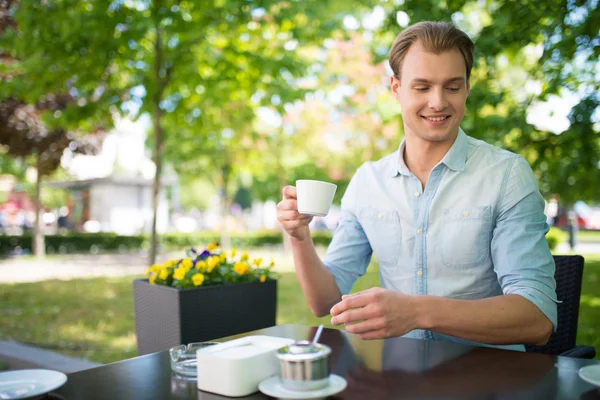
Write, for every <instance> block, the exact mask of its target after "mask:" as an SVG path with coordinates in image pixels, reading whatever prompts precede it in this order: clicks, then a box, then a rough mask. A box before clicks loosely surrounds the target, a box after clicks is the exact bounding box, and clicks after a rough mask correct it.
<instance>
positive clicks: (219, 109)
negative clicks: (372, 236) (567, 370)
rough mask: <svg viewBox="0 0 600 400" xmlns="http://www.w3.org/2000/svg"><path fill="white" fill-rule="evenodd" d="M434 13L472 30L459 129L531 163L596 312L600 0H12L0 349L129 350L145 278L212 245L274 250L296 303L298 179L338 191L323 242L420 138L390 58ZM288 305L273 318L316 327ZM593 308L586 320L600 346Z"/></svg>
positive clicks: (0, 205) (7, 14)
mask: <svg viewBox="0 0 600 400" xmlns="http://www.w3.org/2000/svg"><path fill="white" fill-rule="evenodd" d="M422 20H441V21H451V22H453V23H454V24H455V25H456V26H457V27H458V28H460V29H462V30H464V31H465V32H466V33H467V34H468V35H469V36H470V37H471V38H472V40H473V41H474V42H475V45H476V54H475V66H474V70H473V73H472V77H471V85H472V91H471V94H470V97H469V99H468V101H467V112H466V116H465V119H464V122H463V124H462V128H463V129H464V130H465V131H466V133H467V134H469V135H471V136H473V137H476V138H480V139H483V140H485V141H487V142H489V143H491V144H494V145H497V146H500V147H502V148H505V149H507V150H510V151H513V152H516V153H519V154H521V155H522V156H523V157H524V158H525V159H526V160H527V161H528V162H529V164H530V165H531V166H532V168H533V170H534V173H535V175H536V178H537V180H538V183H539V188H540V191H541V192H542V194H543V196H544V198H545V199H546V202H547V206H546V214H547V217H548V223H549V224H550V225H551V226H552V227H553V228H552V230H551V233H550V234H549V236H548V239H549V242H550V243H551V247H552V248H553V250H554V251H555V252H559V253H560V252H562V253H565V252H577V253H580V254H586V255H589V256H588V257H587V259H588V261H589V262H588V263H587V264H586V265H589V266H590V267H586V268H588V269H587V271H586V274H587V275H586V277H585V282H584V292H585V293H584V296H583V300H582V307H584V306H585V307H589V313H590V314H589V316H590V321H591V315H592V313H593V312H595V313H596V315H597V312H598V311H599V310H598V307H600V292H599V291H598V289H592V287H597V284H596V285H594V282H597V280H598V276H599V275H600V273H599V271H600V256H598V254H600V233H599V232H596V231H597V230H599V229H600V207H599V205H600V185H598V182H599V180H600V179H599V178H600V135H599V130H600V111H599V110H600V108H599V104H600V94H599V93H600V90H599V89H600V61H599V54H600V35H599V31H600V11H599V9H598V1H597V0H587V1H586V0H544V1H537V0H522V1H520V2H513V1H504V0H498V1H493V0H444V1H439V0H436V1H433V0H425V1H423V0H420V1H415V0H355V1H347V0H344V1H342V0H331V1H327V2H322V1H316V0H305V1H302V0H286V1H275V0H263V1H252V0H203V1H201V2H195V1H175V0H163V1H159V0H155V1H152V0H112V1H106V0H87V1H86V0H80V1H76V0H53V1H46V0H41V1H40V0H36V1H32V0H0V231H1V233H2V234H1V235H0V255H1V256H2V259H1V260H0V304H1V305H0V307H1V308H0V340H11V341H14V340H19V341H20V342H22V343H25V344H27V345H31V346H34V347H36V348H46V349H51V350H56V351H58V352H60V353H63V354H69V355H75V356H77V357H83V358H87V359H89V360H92V361H94V362H110V361H115V360H118V359H123V358H126V357H131V356H133V355H135V335H134V334H133V328H132V326H133V318H132V315H131V313H132V311H131V299H130V297H131V288H130V284H131V279H132V275H134V274H138V276H139V274H140V273H143V271H144V269H145V267H146V266H148V265H152V264H154V263H155V262H164V260H166V258H167V257H169V256H170V255H171V254H180V253H181V252H182V250H184V249H186V248H189V247H191V246H202V245H204V244H206V243H209V242H212V241H218V242H220V243H221V245H222V246H223V247H224V248H228V247H230V246H240V247H244V248H253V249H256V250H257V251H258V252H259V253H262V254H264V255H265V256H267V257H271V258H274V259H275V260H276V262H277V268H278V270H279V271H280V272H282V273H283V277H282V280H281V284H282V285H286V284H288V280H289V290H294V291H295V292H293V293H296V294H297V295H298V296H300V292H298V291H297V288H296V285H295V281H294V277H293V265H292V262H291V258H290V255H289V253H288V252H286V244H285V239H284V238H283V237H282V235H281V232H280V230H279V227H278V223H277V220H276V211H275V207H276V204H277V202H278V201H279V199H280V193H281V188H282V187H283V186H285V185H289V184H294V182H295V180H296V179H299V178H303V179H320V180H327V181H331V182H334V183H336V184H337V185H338V190H337V193H336V197H335V199H334V205H333V207H332V210H331V212H330V214H329V215H328V216H327V217H326V218H316V219H315V220H314V221H313V222H312V228H313V232H315V242H316V243H317V244H318V245H319V246H320V247H319V249H320V250H319V251H321V252H322V251H324V249H325V246H326V245H327V244H328V242H329V240H330V238H331V233H332V231H333V229H335V226H336V224H337V217H338V213H339V202H340V198H341V196H342V195H343V193H344V191H345V188H346V186H347V184H348V182H349V179H350V178H351V177H352V175H353V173H354V172H355V171H356V169H357V168H358V167H359V166H360V165H361V164H362V163H363V162H365V161H368V160H375V159H378V158H380V157H382V156H384V155H387V154H389V153H391V152H393V151H395V150H396V149H397V147H398V145H399V144H400V142H401V140H402V138H403V125H402V116H401V115H400V111H401V110H400V109H399V105H398V104H397V102H395V101H394V100H393V98H392V97H391V96H390V95H389V88H388V83H389V76H390V74H391V71H390V68H389V65H388V63H387V54H388V51H389V49H390V46H391V44H392V42H393V40H394V38H395V37H396V35H397V34H398V33H399V32H400V31H401V30H402V29H403V28H405V27H406V26H408V25H409V24H413V23H416V22H418V21H422ZM33 255H35V257H34V256H33ZM376 268H377V266H376V262H374V263H373V265H372V268H371V269H370V271H371V272H375V276H376ZM286 274H289V275H290V276H291V278H290V276H288V275H286ZM373 279H377V278H376V277H375V278H373ZM28 282H29V283H28ZM586 285H589V287H588V286H586ZM81 296H83V297H84V298H85V297H86V296H88V298H87V301H89V302H88V303H85V302H83V304H82V305H81V306H79V305H76V304H75V303H77V300H78V299H81ZM586 296H587V297H586ZM92 297H93V299H92ZM96 297H97V299H96ZM96 300H97V301H98V302H99V303H94V301H96ZM282 301H283V300H282ZM586 302H587V303H586ZM291 303H292V302H290V304H288V303H285V304H283V307H284V309H286V308H285V307H290V308H289V309H286V310H288V311H289V313H287V314H285V315H289V317H286V318H289V320H287V319H286V318H283V317H281V319H280V320H279V319H278V322H281V323H283V322H286V321H287V322H296V323H302V322H306V323H314V322H315V321H317V320H316V319H313V318H312V317H311V316H310V315H309V314H308V313H307V309H306V308H305V306H304V304H300V305H298V304H291ZM91 304H94V306H93V307H94V310H95V311H94V313H98V314H97V315H95V314H94V313H92V314H90V309H89V307H92V306H91ZM77 307H81V309H79V308H77ZM95 307H98V308H102V307H105V309H102V310H100V309H96V308H95ZM291 307H299V308H298V309H297V310H296V309H292V308H291ZM65 309H67V310H69V311H70V314H71V316H70V317H67V316H66V315H65V314H67V313H65V312H64V311H65ZM280 309H281V307H280ZM290 313H291V314H290ZM585 315H587V314H586V313H585V309H583V311H582V316H583V317H581V318H583V320H582V321H583V322H582V324H583V326H582V328H580V332H581V334H584V335H587V336H585V342H586V344H593V342H594V340H595V341H596V343H598V341H599V340H600V339H598V338H599V337H600V329H599V328H598V327H597V326H596V325H595V324H594V323H591V322H586V321H587V320H586V317H585ZM23 321H30V322H29V323H24V322H23ZM32 321H37V322H32ZM40 321H44V324H46V325H44V327H42V325H41V323H40ZM48 324H50V326H55V327H56V329H55V330H54V331H55V332H54V333H48V329H46V327H47V326H48ZM53 324H57V325H53ZM50 331H52V329H51V330H50ZM597 345H598V344H596V346H597Z"/></svg>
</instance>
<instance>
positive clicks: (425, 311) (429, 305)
mask: <svg viewBox="0 0 600 400" xmlns="http://www.w3.org/2000/svg"><path fill="white" fill-rule="evenodd" d="M436 299H437V298H436V297H435V296H414V304H415V305H414V310H415V311H416V314H415V322H416V328H415V329H425V330H431V329H433V327H434V319H435V317H434V313H435V309H436Z"/></svg>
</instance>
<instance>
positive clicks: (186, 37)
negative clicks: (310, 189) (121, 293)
mask: <svg viewBox="0 0 600 400" xmlns="http://www.w3.org/2000/svg"><path fill="white" fill-rule="evenodd" d="M347 7H348V6H347V4H346V2H343V1H339V0H338V1H332V2H328V3H327V6H326V7H324V6H323V4H322V3H318V2H303V1H291V2H280V1H275V0H270V1H264V2H262V3H261V4H260V5H258V4H253V3H248V2H247V1H245V0H230V1H217V0H215V1H203V2H181V1H174V0H163V1H160V0H155V1H141V0H139V1H130V2H112V3H107V2H104V1H101V0H90V1H87V2H79V1H73V0H57V1H53V2H41V3H40V2H38V1H36V0H22V1H21V5H20V7H19V9H18V11H17V12H16V13H15V19H16V20H17V22H18V23H19V25H20V29H21V30H22V32H23V34H22V35H21V36H20V37H19V38H18V40H17V42H18V45H17V48H18V50H19V52H21V53H22V54H24V55H27V56H28V58H29V59H31V60H32V62H31V63H29V64H28V66H27V67H28V72H31V73H32V75H35V76H36V78H37V79H36V82H35V84H33V83H31V84H30V85H21V86H20V87H18V88H17V87H13V90H18V91H19V92H20V93H30V94H31V96H34V94H35V93H36V92H38V91H42V92H60V91H62V90H65V89H66V90H68V92H69V93H70V94H72V96H73V97H74V99H75V102H74V103H73V104H74V105H70V106H69V107H68V108H67V109H65V110H64V111H63V114H62V115H63V118H65V120H67V121H69V122H70V123H72V124H73V125H75V126H78V127H81V126H82V125H86V124H91V123H98V122H101V123H102V124H104V125H105V126H109V125H110V124H111V123H112V121H111V115H110V113H111V112H114V111H120V112H128V111H131V110H132V106H134V107H133V108H139V113H144V112H148V113H149V114H150V115H152V120H153V133H154V135H153V136H154V137H153V139H154V146H153V147H154V160H155V163H156V176H155V179H154V196H153V197H154V209H155V212H154V221H153V224H152V238H151V251H150V258H149V262H150V263H153V262H154V260H155V257H156V206H157V194H158V190H159V187H160V185H159V184H160V176H161V166H162V161H163V153H164V151H165V146H168V142H169V141H172V142H173V143H179V144H181V145H183V144H186V143H190V142H185V141H180V139H181V138H180V136H179V132H181V131H185V130H187V129H188V126H190V127H191V128H193V129H194V135H190V136H194V137H190V140H191V141H192V142H195V143H196V149H201V148H202V146H204V142H205V140H204V136H203V134H205V133H207V131H205V130H204V128H203V126H202V124H203V121H202V120H201V118H200V116H201V115H202V114H203V113H205V112H206V111H207V110H208V109H211V107H212V109H214V108H215V107H217V106H219V105H222V104H226V103H228V102H229V101H228V100H233V101H232V102H231V103H232V104H240V102H246V103H248V102H249V101H250V97H251V96H252V94H253V93H254V91H255V89H257V88H259V87H260V86H261V85H263V86H265V85H269V83H270V80H271V77H274V76H277V75H278V74H280V73H281V71H282V68H286V65H287V66H294V65H295V61H294V57H292V56H291V55H290V56H287V55H286V56H284V57H282V55H281V51H277V50H278V49H274V48H271V49H270V51H269V52H264V53H261V52H259V53H254V52H253V50H255V49H257V47H256V45H257V44H258V45H259V46H258V49H261V48H264V49H266V48H267V46H265V45H264V44H265V43H268V42H270V41H281V40H282V39H281V38H282V37H284V36H285V37H286V38H287V40H288V41H294V40H298V41H303V40H308V41H310V40H312V41H321V40H322V39H323V37H325V36H326V34H327V33H328V32H330V31H331V30H332V29H334V28H336V27H337V26H338V22H339V21H340V19H341V17H342V16H343V15H342V14H341V13H340V11H341V10H344V9H347ZM317 15H318V16H320V17H322V18H314V17H315V16H317ZM261 26H268V30H267V29H258V28H260V27H261ZM256 31H257V32H259V33H258V34H257V33H256ZM260 35H263V36H260ZM275 39H277V40H275ZM261 46H262V47H261ZM279 50H280V49H279ZM288 69H289V68H288ZM224 82H225V83H226V84H225V86H226V87H237V88H239V89H240V90H235V91H234V92H233V93H236V94H240V93H245V97H243V98H242V99H235V98H230V97H229V95H230V93H227V92H225V93H222V92H219V91H218V89H219V87H220V85H222V84H223V83H224ZM232 95H233V94H232ZM224 99H225V101H224ZM191 103H194V106H193V108H190V106H186V104H191ZM186 119H187V120H188V126H186V125H183V126H179V125H174V124H173V123H174V122H177V123H181V121H186ZM234 132H235V131H234ZM198 143H199V145H198Z"/></svg>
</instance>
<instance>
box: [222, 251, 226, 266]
mask: <svg viewBox="0 0 600 400" xmlns="http://www.w3.org/2000/svg"><path fill="white" fill-rule="evenodd" d="M225 261H227V253H223V254H221V264H223V263H224V262H225Z"/></svg>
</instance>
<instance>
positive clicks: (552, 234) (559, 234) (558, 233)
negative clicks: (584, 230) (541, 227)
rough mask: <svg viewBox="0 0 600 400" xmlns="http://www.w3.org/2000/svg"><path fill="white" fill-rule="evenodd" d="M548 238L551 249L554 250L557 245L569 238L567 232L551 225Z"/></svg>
mask: <svg viewBox="0 0 600 400" xmlns="http://www.w3.org/2000/svg"><path fill="white" fill-rule="evenodd" d="M546 240H547V241H548V247H550V251H554V249H556V246H558V245H559V244H561V243H562V242H564V241H565V240H567V234H566V233H565V232H563V231H562V230H560V229H559V228H556V227H554V226H553V227H551V228H550V230H549V231H548V233H546Z"/></svg>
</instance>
